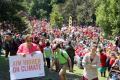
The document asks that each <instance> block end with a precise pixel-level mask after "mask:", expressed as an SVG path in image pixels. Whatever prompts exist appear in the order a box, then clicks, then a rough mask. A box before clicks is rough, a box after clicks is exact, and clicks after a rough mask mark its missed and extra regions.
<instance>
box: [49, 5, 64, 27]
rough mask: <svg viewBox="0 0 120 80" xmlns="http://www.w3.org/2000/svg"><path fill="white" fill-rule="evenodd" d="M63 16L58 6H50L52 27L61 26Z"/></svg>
mask: <svg viewBox="0 0 120 80" xmlns="http://www.w3.org/2000/svg"><path fill="white" fill-rule="evenodd" d="M62 22H63V17H62V15H61V14H60V11H59V6H58V5H56V4H54V5H53V8H52V13H51V14H50V24H51V26H52V27H58V28H61V27H62Z"/></svg>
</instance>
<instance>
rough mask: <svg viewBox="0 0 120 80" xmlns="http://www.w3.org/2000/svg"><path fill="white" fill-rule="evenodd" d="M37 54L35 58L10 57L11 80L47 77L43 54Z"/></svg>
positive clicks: (28, 56)
mask: <svg viewBox="0 0 120 80" xmlns="http://www.w3.org/2000/svg"><path fill="white" fill-rule="evenodd" d="M35 53H36V54H34V55H33V56H31V55H26V56H25V57H23V56H21V55H17V56H10V57H9V67H10V78H11V80H16V79H24V78H32V77H40V76H45V72H44V62H43V54H42V53H41V52H40V51H36V52H35Z"/></svg>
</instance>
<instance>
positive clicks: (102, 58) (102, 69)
mask: <svg viewBox="0 0 120 80" xmlns="http://www.w3.org/2000/svg"><path fill="white" fill-rule="evenodd" d="M99 56H100V68H98V70H99V72H100V73H101V77H102V76H103V73H104V77H105V75H106V60H107V56H106V54H105V53H104V52H103V49H101V50H100V54H99Z"/></svg>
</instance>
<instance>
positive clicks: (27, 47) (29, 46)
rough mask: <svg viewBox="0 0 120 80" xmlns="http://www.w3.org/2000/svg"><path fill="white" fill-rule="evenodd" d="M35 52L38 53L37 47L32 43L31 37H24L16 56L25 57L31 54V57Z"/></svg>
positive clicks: (29, 79) (30, 79)
mask: <svg viewBox="0 0 120 80" xmlns="http://www.w3.org/2000/svg"><path fill="white" fill-rule="evenodd" d="M35 51H40V49H39V46H38V45H37V44H35V43H32V37H31V35H29V34H28V35H26V36H25V43H22V44H21V45H20V46H19V48H18V51H17V54H18V55H22V56H23V57H25V56H26V55H27V54H31V56H33V55H34V52H35ZM20 80H33V79H32V78H26V79H20Z"/></svg>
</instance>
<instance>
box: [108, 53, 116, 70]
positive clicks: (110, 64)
mask: <svg viewBox="0 0 120 80" xmlns="http://www.w3.org/2000/svg"><path fill="white" fill-rule="evenodd" d="M116 59H117V57H116V55H115V53H111V55H110V62H109V67H108V71H110V69H111V66H112V65H113V63H114V62H115V60H116Z"/></svg>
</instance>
